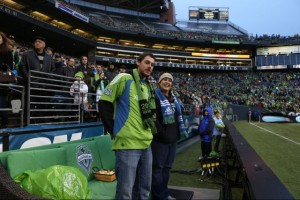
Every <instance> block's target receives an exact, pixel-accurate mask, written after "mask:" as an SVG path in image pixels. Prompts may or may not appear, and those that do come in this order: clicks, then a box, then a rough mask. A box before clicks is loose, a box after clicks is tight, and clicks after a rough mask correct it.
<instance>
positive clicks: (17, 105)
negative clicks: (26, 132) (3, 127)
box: [0, 83, 25, 127]
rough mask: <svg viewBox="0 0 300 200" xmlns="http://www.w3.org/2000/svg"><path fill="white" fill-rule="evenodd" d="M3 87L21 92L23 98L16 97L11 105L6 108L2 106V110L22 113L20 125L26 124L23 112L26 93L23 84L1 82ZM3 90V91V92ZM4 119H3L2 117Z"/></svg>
mask: <svg viewBox="0 0 300 200" xmlns="http://www.w3.org/2000/svg"><path fill="white" fill-rule="evenodd" d="M0 87H1V88H7V90H8V91H13V92H16V93H18V94H20V97H21V99H14V100H12V101H11V106H7V107H6V108H0V111H1V112H8V111H11V113H19V114H20V119H21V120H20V127H23V126H24V123H23V121H24V120H23V116H24V115H23V113H24V95H25V88H24V86H21V85H15V84H2V83H0ZM2 92H3V91H1V93H2ZM2 120H3V119H2Z"/></svg>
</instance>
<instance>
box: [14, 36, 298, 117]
mask: <svg viewBox="0 0 300 200" xmlns="http://www.w3.org/2000/svg"><path fill="white" fill-rule="evenodd" d="M12 39H13V38H12ZM30 50H32V45H29V43H24V42H18V43H15V45H14V53H15V54H16V55H17V56H15V57H17V58H18V59H17V60H16V61H15V62H14V68H15V69H16V70H17V71H18V65H19V64H20V62H21V60H22V57H24V55H23V54H24V52H28V51H30ZM46 50H47V55H48V54H49V55H50V56H51V59H53V60H54V63H55V64H54V66H55V70H54V71H51V72H52V73H55V74H59V75H62V76H69V77H75V74H76V73H77V72H79V71H80V72H82V73H83V76H82V77H81V75H80V77H81V78H82V80H83V81H84V82H85V83H86V84H87V86H88V92H89V93H93V94H95V96H97V95H98V96H99V95H101V93H102V92H103V91H104V88H105V86H106V85H107V84H108V83H109V82H110V81H111V80H112V79H113V77H115V76H116V75H117V74H118V73H120V72H121V71H122V72H124V71H123V70H124V69H125V70H126V66H122V67H121V68H122V70H121V69H119V70H118V69H117V68H116V67H115V66H114V64H113V63H109V65H108V66H102V65H100V64H96V63H88V58H87V56H82V57H81V58H73V57H69V56H66V55H64V54H62V53H58V52H54V51H53V49H51V48H49V47H48V48H46V49H45V51H46ZM127 70H128V69H127ZM170 72H171V73H172V74H173V77H174V86H175V88H174V89H175V92H176V94H177V96H178V97H179V99H180V101H181V102H182V104H193V105H196V106H198V105H202V104H204V103H205V101H207V99H210V101H214V103H218V102H227V103H232V104H239V105H246V106H249V107H261V108H265V109H268V110H270V111H276V112H289V111H293V112H300V108H299V106H300V90H299V86H300V72H299V71H289V72H286V71H285V72H282V71H280V72H278V71H276V72H275V71H274V72H269V71H268V72H262V71H259V72H255V71H249V72H223V73H219V72H218V73H216V72H208V71H205V72H201V73H199V72H197V73H196V72H172V70H171V71H170ZM19 73H20V72H19ZM161 73H162V71H155V72H154V74H153V80H154V82H155V80H157V79H158V77H159V75H160V74H161ZM20 75H21V74H20ZM95 99H97V97H96V98H93V99H91V98H90V99H89V101H95Z"/></svg>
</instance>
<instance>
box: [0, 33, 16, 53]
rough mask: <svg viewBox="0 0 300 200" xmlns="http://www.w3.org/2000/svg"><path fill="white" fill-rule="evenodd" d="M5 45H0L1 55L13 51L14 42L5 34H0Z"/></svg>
mask: <svg viewBox="0 0 300 200" xmlns="http://www.w3.org/2000/svg"><path fill="white" fill-rule="evenodd" d="M0 36H1V37H2V40H3V43H2V44H1V45H0V53H3V52H7V51H12V46H13V44H14V43H13V41H12V40H10V39H9V38H8V37H7V36H6V35H5V34H4V33H3V32H0Z"/></svg>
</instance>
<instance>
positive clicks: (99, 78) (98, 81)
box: [94, 65, 108, 121]
mask: <svg viewBox="0 0 300 200" xmlns="http://www.w3.org/2000/svg"><path fill="white" fill-rule="evenodd" d="M96 69H97V73H96V74H95V75H94V87H95V91H96V99H95V101H96V110H97V120H98V121H100V118H101V117H100V113H99V104H98V103H99V100H100V98H101V96H102V94H103V92H104V89H105V87H106V86H107V85H108V79H107V77H106V76H105V74H104V71H103V67H102V65H97V68H96Z"/></svg>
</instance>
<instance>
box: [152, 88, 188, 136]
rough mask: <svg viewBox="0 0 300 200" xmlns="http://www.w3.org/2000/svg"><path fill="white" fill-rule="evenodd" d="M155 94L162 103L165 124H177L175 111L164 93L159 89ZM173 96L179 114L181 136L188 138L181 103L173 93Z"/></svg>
mask: <svg viewBox="0 0 300 200" xmlns="http://www.w3.org/2000/svg"><path fill="white" fill-rule="evenodd" d="M155 94H156V96H157V97H158V99H159V101H160V106H161V112H162V116H163V124H172V123H174V122H175V119H174V111H173V108H172V106H171V104H170V102H169V101H168V99H167V98H166V97H165V95H163V93H162V92H161V90H160V89H159V88H157V89H156V90H155ZM171 95H172V96H173V98H174V99H175V101H174V103H175V109H176V111H177V113H178V123H179V131H180V135H181V136H184V137H187V132H186V127H185V125H184V122H183V117H182V113H181V107H180V104H179V101H178V99H177V97H176V96H175V95H174V94H173V93H171Z"/></svg>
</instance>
